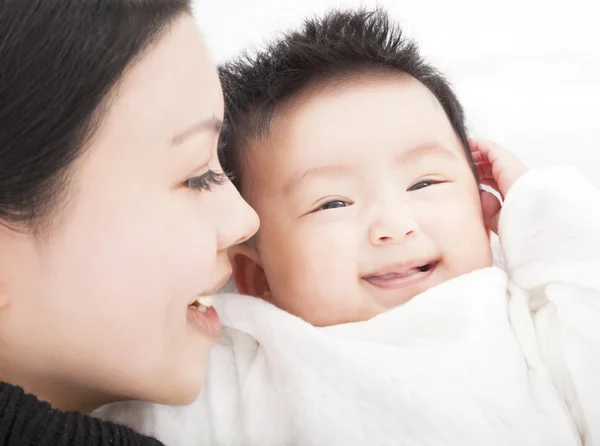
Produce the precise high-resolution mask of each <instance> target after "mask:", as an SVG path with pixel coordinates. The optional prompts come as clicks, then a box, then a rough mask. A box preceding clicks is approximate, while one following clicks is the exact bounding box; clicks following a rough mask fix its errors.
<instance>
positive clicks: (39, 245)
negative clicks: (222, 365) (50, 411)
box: [0, 17, 258, 410]
mask: <svg viewBox="0 0 600 446" xmlns="http://www.w3.org/2000/svg"><path fill="white" fill-rule="evenodd" d="M108 104H109V105H108V109H107V112H106V113H105V114H104V116H103V118H102V122H101V125H100V127H99V130H98V131H97V133H96V134H95V135H94V138H93V139H92V141H91V143H90V147H89V148H88V149H87V151H86V153H85V155H84V156H83V157H81V158H80V159H79V160H77V161H76V163H75V165H74V166H73V169H72V172H71V174H72V178H71V181H70V188H71V190H70V191H69V195H70V196H69V200H68V204H67V206H66V207H65V208H64V209H61V215H60V218H59V221H57V222H56V224H55V227H54V230H53V231H52V233H51V234H49V236H48V237H46V238H45V239H44V240H42V241H40V240H39V239H37V238H36V237H35V236H34V235H32V234H30V233H28V232H20V233H19V232H15V231H11V230H10V229H8V228H5V227H2V226H0V247H1V248H0V379H2V380H5V381H8V382H10V383H13V384H18V385H21V386H23V387H24V388H25V389H26V390H27V391H30V392H32V393H34V394H36V395H37V396H39V397H40V398H42V399H45V400H48V401H50V402H51V403H53V404H54V405H55V406H56V407H59V408H66V409H79V410H92V409H94V408H96V407H98V406H100V405H102V404H105V403H109V402H112V401H117V400H123V399H140V400H146V401H153V402H159V403H165V404H185V403H189V402H191V401H193V400H194V399H195V398H196V397H197V395H198V393H199V391H200V389H201V386H202V381H203V376H204V370H205V366H206V358H207V355H208V353H209V350H210V349H211V347H212V346H213V344H214V342H215V339H214V337H210V336H208V335H207V334H206V333H204V332H202V331H201V330H199V329H198V328H197V327H195V326H193V325H192V324H191V323H190V322H189V321H188V318H187V315H188V305H189V304H190V303H191V302H193V301H194V299H195V298H196V297H197V296H198V295H206V294H212V293H214V291H215V289H216V288H217V287H218V286H219V284H220V283H221V281H222V280H224V279H226V278H227V277H229V275H230V271H231V267H230V264H229V262H228V258H227V254H226V250H227V248H228V247H230V246H232V245H234V244H236V243H239V242H243V241H244V240H246V239H247V238H248V237H250V236H251V235H252V234H254V232H255V231H256V229H257V227H258V219H257V216H256V213H255V212H254V211H253V210H252V209H251V208H250V207H249V206H248V205H247V204H246V203H245V202H244V201H243V200H242V199H241V197H240V196H239V195H238V193H237V191H236V190H235V188H234V187H233V185H232V184H231V183H230V182H229V181H224V182H223V183H222V184H210V182H209V183H208V187H203V188H200V189H197V190H194V189H193V188H192V187H190V186H195V185H197V183H198V182H192V183H190V182H188V180H189V179H190V178H194V177H199V176H202V175H205V174H206V173H207V172H208V171H209V170H212V171H215V172H219V171H220V169H221V168H220V165H219V161H218V157H217V137H218V130H217V128H216V124H215V123H216V121H218V120H219V119H221V118H222V116H223V98H222V92H221V88H220V85H219V81H218V77H217V74H216V71H215V68H214V66H213V63H212V61H211V60H210V57H209V55H208V52H207V49H206V47H205V44H204V42H203V40H202V38H201V36H200V33H199V30H198V29H197V27H196V25H195V22H194V20H193V19H192V18H188V17H186V18H181V19H179V20H178V21H177V22H175V23H174V24H173V25H172V27H171V28H170V29H169V30H168V32H166V33H165V34H164V36H162V37H161V39H160V41H159V42H157V43H156V44H155V45H153V46H152V47H151V48H150V49H149V50H148V51H147V52H146V53H145V55H144V57H143V58H141V59H140V60H139V61H138V62H136V64H135V65H133V66H132V67H130V69H129V70H128V71H127V73H126V75H125V76H124V78H123V79H122V80H121V82H120V83H119V85H118V87H117V89H116V91H114V92H113V95H112V97H111V98H110V101H109V102H108ZM204 179H206V177H204ZM201 183H202V184H203V185H204V186H207V183H206V182H205V181H204V182H202V181H201ZM208 189H210V190H208Z"/></svg>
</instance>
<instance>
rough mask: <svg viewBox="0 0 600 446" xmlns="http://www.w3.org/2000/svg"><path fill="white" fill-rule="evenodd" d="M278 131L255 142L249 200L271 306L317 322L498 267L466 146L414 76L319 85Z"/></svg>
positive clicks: (285, 114) (346, 318)
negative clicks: (258, 224)
mask: <svg viewBox="0 0 600 446" xmlns="http://www.w3.org/2000/svg"><path fill="white" fill-rule="evenodd" d="M271 130H272V132H271V134H270V136H269V138H268V141H262V142H261V143H260V144H261V145H262V146H257V147H255V148H253V149H252V151H251V159H252V161H251V166H250V170H249V172H248V173H249V176H250V178H251V179H252V180H251V181H252V183H253V184H252V185H251V186H250V187H249V188H248V189H249V190H250V194H249V196H248V199H249V201H250V204H251V205H252V206H253V207H254V208H255V209H256V211H257V212H258V214H259V216H260V220H261V227H260V231H259V233H258V236H257V238H256V240H255V247H256V252H257V254H258V258H259V262H260V265H261V266H262V269H263V270H264V273H265V275H266V280H267V282H268V287H269V292H268V293H266V294H264V295H263V297H266V298H267V299H268V300H270V301H272V302H273V303H274V304H275V305H277V306H279V307H280V308H282V309H284V310H286V311H288V312H290V313H293V314H295V315H297V316H299V317H301V318H303V319H305V320H306V321H308V322H310V323H312V324H314V325H317V326H324V325H334V324H339V323H344V322H351V321H361V320H366V319H369V318H371V317H373V316H375V315H377V314H379V313H382V312H384V311H386V310H388V309H391V308H393V307H395V306H398V305H401V304H403V303H405V302H407V301H409V300H410V299H411V298H413V297H414V296H416V295H417V294H419V293H421V292H423V291H425V290H426V289H428V288H430V287H432V286H435V285H437V284H439V283H441V282H444V281H446V280H448V279H451V278H453V277H456V276H458V275H461V274H464V273H468V272H471V271H474V270H476V269H479V268H483V267H487V266H490V265H491V263H492V256H491V250H490V244H489V238H488V232H487V230H486V228H485V227H484V225H483V219H482V212H481V205H480V203H481V202H480V198H479V192H478V188H477V184H476V181H475V178H474V176H473V174H472V173H471V170H470V167H469V164H468V161H467V158H466V155H465V154H464V151H463V148H462V146H461V144H460V141H459V139H458V138H457V136H456V135H455V133H454V131H453V129H452V127H451V125H450V123H449V121H448V119H447V117H446V115H445V113H444V110H443V109H442V107H441V106H440V105H439V103H438V101H437V100H436V98H435V97H434V96H433V94H432V93H431V92H430V91H429V90H428V89H427V88H426V87H425V86H423V85H422V84H420V83H419V82H417V81H416V80H414V79H412V78H410V77H408V76H398V75H385V76H383V75H378V76H377V77H375V76H374V75H371V76H369V77H361V78H358V79H354V80H353V81H349V82H346V83H344V84H340V83H338V84H336V85H332V86H331V88H329V89H327V88H323V89H320V90H319V92H318V93H315V94H313V95H311V96H310V97H308V98H306V97H305V98H303V99H301V100H298V101H296V102H294V103H293V104H291V105H290V106H288V107H285V108H284V109H282V110H280V111H279V112H278V113H277V115H276V117H275V119H274V121H273V124H272V128H271ZM255 294H263V293H262V292H258V293H255Z"/></svg>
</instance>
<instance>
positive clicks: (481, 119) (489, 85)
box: [196, 0, 600, 187]
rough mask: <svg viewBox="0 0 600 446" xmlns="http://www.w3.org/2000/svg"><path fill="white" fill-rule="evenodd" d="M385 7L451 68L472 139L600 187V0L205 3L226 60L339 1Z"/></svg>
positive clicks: (214, 45) (215, 48)
mask: <svg viewBox="0 0 600 446" xmlns="http://www.w3.org/2000/svg"><path fill="white" fill-rule="evenodd" d="M378 4H379V5H381V6H383V7H385V8H386V9H387V10H388V11H389V13H390V15H391V16H392V17H393V18H394V19H395V20H397V21H398V22H399V23H400V24H401V25H402V27H403V28H404V29H405V31H406V32H407V35H409V36H411V37H413V38H414V39H416V40H417V43H418V44H419V45H420V47H421V50H422V54H423V55H424V56H425V57H426V58H427V59H428V60H429V61H430V62H432V64H433V65H434V66H436V67H437V68H439V69H440V70H441V71H442V72H444V73H445V74H446V76H447V77H448V78H449V80H450V81H451V83H452V84H453V85H454V87H455V90H456V92H457V93H458V96H459V99H460V100H461V101H462V103H463V105H464V106H465V109H466V112H467V118H468V125H469V129H470V132H471V134H472V135H475V136H483V137H486V138H490V139H494V140H497V141H498V142H500V143H502V144H504V145H505V146H507V147H509V148H511V149H513V150H514V151H516V152H518V153H519V154H520V155H521V157H522V158H523V159H524V160H525V161H526V162H527V163H528V164H530V165H532V166H544V165H552V164H570V165H574V166H576V167H578V168H579V169H580V170H581V171H582V172H583V173H584V174H585V175H586V176H587V177H588V178H589V179H590V180H591V181H592V182H593V183H594V184H596V185H597V186H599V187H600V175H598V171H599V170H600V111H599V110H598V108H599V107H600V2H598V1H597V0H569V1H557V0H545V1H541V0H521V1H519V0H504V1H495V0H494V1H491V0H379V1H377V0H372V1H369V0H362V1H360V0H345V1H336V0H300V1H298V0H288V1H285V0H196V17H197V20H198V22H199V24H200V26H201V29H202V31H203V32H204V34H205V36H206V39H207V42H208V45H209V46H210V48H211V50H212V53H213V56H214V58H215V60H216V61H217V62H221V61H223V60H226V59H227V58H229V57H232V56H234V55H236V54H237V53H238V52H239V51H241V50H242V49H248V48H259V47H260V46H261V45H262V44H263V43H264V42H265V41H267V40H268V39H270V38H273V37H275V36H276V35H277V33H278V32H280V31H284V30H286V29H289V28H290V27H292V26H297V25H298V24H299V23H300V22H301V21H302V19H303V18H305V17H307V16H310V15H315V14H318V15H321V14H323V13H324V12H325V11H328V10H330V9H332V8H335V7H338V6H359V5H364V6H367V7H374V6H376V5H378Z"/></svg>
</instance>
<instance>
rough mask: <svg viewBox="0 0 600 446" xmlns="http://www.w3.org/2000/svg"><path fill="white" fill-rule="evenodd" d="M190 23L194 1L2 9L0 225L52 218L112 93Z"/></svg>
mask: <svg viewBox="0 0 600 446" xmlns="http://www.w3.org/2000/svg"><path fill="white" fill-rule="evenodd" d="M182 14H191V5H190V0H84V1H82V0H26V1H24V0H0V224H7V225H11V226H12V225H16V226H25V227H29V228H34V229H35V228H39V226H40V225H41V224H43V223H46V222H47V221H48V220H49V219H50V218H51V217H52V216H53V215H54V213H55V211H56V210H58V208H60V205H61V204H62V203H63V201H64V199H65V198H66V189H67V182H68V178H69V167H70V166H71V164H72V163H73V161H74V160H76V159H77V158H78V157H79V156H80V155H81V154H82V152H83V151H84V150H85V147H86V143H87V141H88V140H89V139H90V138H91V137H92V136H93V133H94V130H95V129H96V127H97V124H98V121H99V119H100V117H101V114H102V108H103V105H104V104H105V103H106V102H107V99H108V96H109V94H110V92H111V91H112V90H113V87H114V86H115V84H117V83H118V81H119V80H120V79H121V77H122V76H123V74H124V72H125V70H126V69H127V68H128V67H129V66H130V65H131V64H132V62H134V61H135V60H136V59H137V58H138V57H140V56H141V54H142V53H143V51H144V50H145V49H146V48H148V46H149V45H151V44H152V43H153V42H154V41H155V40H156V39H157V38H158V37H159V36H160V35H161V33H162V31H164V30H165V29H166V28H167V27H168V26H169V25H170V24H171V22H172V21H173V20H174V19H176V18H177V17H179V16H180V15H182Z"/></svg>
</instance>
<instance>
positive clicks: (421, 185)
mask: <svg viewBox="0 0 600 446" xmlns="http://www.w3.org/2000/svg"><path fill="white" fill-rule="evenodd" d="M439 183H440V182H439V181H431V180H428V181H419V182H418V183H416V184H413V185H412V186H411V187H409V188H408V190H409V191H415V190H419V189H425V188H426V187H429V186H433V185H434V184H439Z"/></svg>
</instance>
